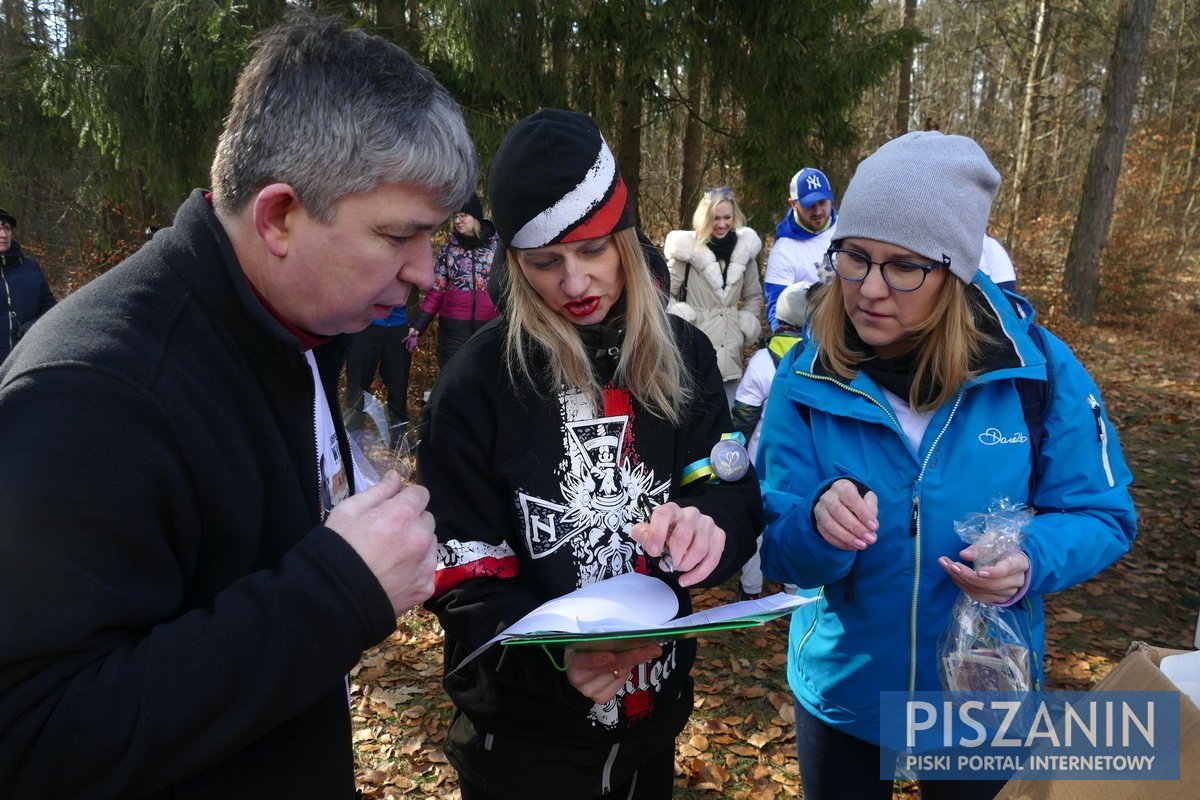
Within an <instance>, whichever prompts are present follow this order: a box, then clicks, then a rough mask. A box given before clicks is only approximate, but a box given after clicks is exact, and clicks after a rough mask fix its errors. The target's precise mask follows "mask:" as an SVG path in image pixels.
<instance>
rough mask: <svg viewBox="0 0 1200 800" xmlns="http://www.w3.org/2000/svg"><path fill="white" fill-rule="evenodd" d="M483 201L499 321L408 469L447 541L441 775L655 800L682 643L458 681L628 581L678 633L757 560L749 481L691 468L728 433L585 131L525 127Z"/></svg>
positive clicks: (529, 653)
mask: <svg viewBox="0 0 1200 800" xmlns="http://www.w3.org/2000/svg"><path fill="white" fill-rule="evenodd" d="M549 153H554V154H555V158H554V159H550V158H549V157H548V154H549ZM488 185H489V187H490V192H491V206H492V214H493V218H494V219H495V222H496V228H497V230H498V232H499V235H500V239H501V241H502V242H503V243H504V245H505V248H506V253H507V255H508V259H509V267H508V279H507V281H506V283H505V287H506V288H505V289H504V291H505V293H506V298H505V301H504V302H503V303H501V306H502V309H503V311H502V315H501V317H500V318H498V319H497V320H495V321H494V322H492V323H491V324H489V325H487V326H485V327H484V328H483V329H482V330H481V331H479V333H477V334H476V335H475V336H474V337H473V338H472V339H471V340H470V341H469V342H467V343H466V344H465V345H464V346H463V348H462V350H460V351H459V353H458V355H456V356H455V357H454V359H453V360H452V361H451V362H450V363H449V364H447V365H446V370H445V371H444V372H443V373H442V375H441V376H440V377H439V379H438V382H437V384H436V385H435V387H434V389H433V395H432V397H431V399H430V405H429V414H428V428H427V430H426V432H425V436H424V437H423V438H422V440H421V445H420V449H419V451H418V457H417V472H418V479H419V480H420V482H421V483H423V484H424V485H425V486H427V487H428V488H429V491H430V496H431V502H430V509H431V510H432V511H433V513H434V515H435V516H436V517H437V520H438V528H437V534H438V541H439V543H440V544H439V548H438V553H439V555H438V574H437V580H436V590H435V594H434V597H433V598H432V599H430V600H429V601H428V603H427V606H428V607H429V608H430V609H432V610H433V611H434V612H435V613H436V614H437V615H438V619H439V620H440V621H441V623H442V626H443V627H444V628H445V640H446V649H445V658H446V672H447V677H446V679H445V686H446V689H447V691H448V692H449V694H450V697H451V699H452V700H453V701H454V704H455V714H454V718H453V720H452V722H451V725H450V731H449V733H448V735H447V738H446V745H445V748H446V754H447V756H448V758H449V759H450V763H451V764H453V765H454V767H455V769H457V770H458V775H459V782H460V787H461V790H462V796H463V798H464V800H479V799H480V798H530V797H537V798H544V799H545V800H555V799H558V798H570V800H586V798H593V797H602V796H604V797H607V796H612V797H621V798H626V797H631V798H667V797H670V796H671V793H672V786H673V783H674V750H675V748H674V739H675V736H676V735H677V734H678V733H679V731H680V730H681V729H682V728H683V726H684V725H685V724H686V722H687V719H688V717H689V716H690V714H691V711H692V679H691V677H690V671H691V667H692V664H693V662H694V660H695V655H696V644H695V641H694V640H692V639H683V640H678V641H670V642H665V643H663V644H661V645H659V644H651V645H649V646H645V645H641V646H633V647H630V648H629V649H627V650H597V651H584V650H578V651H576V650H571V649H566V650H564V649H562V648H551V649H550V650H549V652H543V651H542V650H540V649H528V650H525V652H514V651H516V650H518V649H522V650H524V648H509V647H493V648H491V649H490V650H487V651H485V652H484V653H483V655H481V656H479V657H478V658H476V659H474V660H472V661H470V662H469V663H468V664H466V665H465V666H464V667H463V668H462V669H460V670H458V671H457V672H455V671H454V670H455V668H456V667H457V666H458V665H459V664H460V663H461V662H462V661H463V660H464V659H465V658H466V656H467V655H468V654H470V653H472V652H473V651H475V650H476V649H477V648H479V646H480V645H482V644H484V643H485V642H487V641H488V640H489V639H490V638H491V637H492V636H494V635H495V634H496V633H497V632H498V631H500V630H502V629H503V628H505V627H507V626H508V625H510V624H512V623H513V622H515V621H517V620H518V619H520V618H521V617H522V616H524V615H525V614H526V613H528V612H529V611H531V610H533V609H534V608H535V607H537V606H538V605H540V604H541V603H543V602H545V601H547V600H550V599H552V598H555V597H559V596H561V595H564V594H567V593H569V592H571V591H573V590H575V589H577V588H580V587H583V586H588V585H591V584H593V583H596V582H597V581H601V580H603V579H605V578H610V577H614V576H617V575H621V574H624V573H630V572H638V573H643V574H650V575H655V576H659V577H662V578H663V579H664V580H665V581H666V582H667V583H668V585H670V586H671V587H672V589H673V590H674V592H675V594H676V596H677V597H678V600H679V606H680V613H684V614H686V613H688V612H689V611H690V610H691V602H690V599H689V595H688V589H689V588H691V587H694V586H712V585H715V584H717V583H720V582H721V581H724V580H725V579H727V578H728V577H730V576H731V575H733V573H734V572H735V571H736V570H737V569H738V568H739V567H740V566H741V565H742V564H743V563H744V562H745V560H746V559H747V558H748V557H749V555H750V553H752V552H753V551H754V542H755V536H756V534H757V533H758V531H759V530H760V527H761V525H762V520H763V516H762V507H761V498H760V495H759V491H758V487H757V482H756V480H755V478H754V473H753V470H752V469H751V470H750V471H748V472H747V473H746V474H745V475H744V476H743V477H740V478H739V476H736V475H731V474H727V475H725V476H724V477H725V479H724V480H720V481H709V480H708V479H707V477H706V475H711V473H712V469H711V468H710V469H708V470H707V472H705V470H704V469H702V468H701V467H700V466H698V465H699V464H702V463H703V462H704V461H705V460H706V459H707V457H708V456H709V454H710V452H711V451H712V448H713V447H714V445H715V444H716V443H717V442H718V441H719V440H720V438H721V436H722V434H723V433H727V432H729V431H730V420H729V412H728V410H727V408H726V404H725V395H724V391H723V387H722V383H721V374H720V371H719V369H718V368H717V363H716V357H715V354H714V353H713V349H712V346H711V345H710V344H709V343H708V340H707V339H706V337H705V336H704V334H703V333H701V332H700V331H698V330H697V329H696V328H694V327H693V326H691V325H690V324H688V323H686V322H684V321H682V320H680V319H678V318H673V317H671V315H668V314H667V313H666V310H665V303H664V300H665V297H664V295H663V294H662V292H661V291H660V290H659V288H658V287H657V286H656V285H655V282H654V279H653V278H652V275H651V271H650V269H649V267H648V265H647V263H646V258H645V256H644V254H643V253H644V251H643V249H642V246H641V244H640V243H639V241H638V237H637V235H636V233H635V231H634V228H633V220H632V214H631V212H630V209H629V206H628V204H627V190H626V188H625V184H624V182H623V181H622V180H621V177H620V173H619V171H618V170H617V166H616V163H615V162H614V160H613V157H612V153H611V151H610V150H609V149H608V146H607V145H606V144H605V142H604V139H603V137H602V136H601V134H600V131H599V129H598V128H597V127H596V125H595V123H594V122H593V121H592V119H591V118H590V117H588V116H586V115H584V114H577V113H573V112H568V111H560V110H556V109H545V110H543V111H540V112H538V113H537V114H534V115H533V116H531V117H526V118H525V119H523V120H522V121H520V122H518V123H517V124H516V126H514V127H513V128H512V129H511V130H510V131H509V132H508V134H507V135H506V136H505V138H504V141H503V142H502V143H501V145H500V149H499V150H498V152H497V153H496V156H495V158H494V160H493V162H492V169H491V175H490V180H489V181H488ZM748 463H749V462H748V460H747V465H748ZM689 468H690V469H689ZM668 550H669V554H670V557H671V558H672V559H673V562H674V568H675V572H674V573H672V574H666V573H664V572H663V570H662V556H664V554H666V553H667V552H668ZM501 651H503V652H501Z"/></svg>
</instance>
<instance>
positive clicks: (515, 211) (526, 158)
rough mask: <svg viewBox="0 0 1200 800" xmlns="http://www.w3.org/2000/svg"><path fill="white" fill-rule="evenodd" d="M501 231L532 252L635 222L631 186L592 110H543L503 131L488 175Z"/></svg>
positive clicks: (495, 219)
mask: <svg viewBox="0 0 1200 800" xmlns="http://www.w3.org/2000/svg"><path fill="white" fill-rule="evenodd" d="M488 200H489V202H490V204H491V207H492V221H493V222H494V223H495V225H496V233H497V234H499V236H500V241H501V242H503V243H504V245H505V246H506V247H512V248H517V249H519V250H526V249H529V248H532V247H545V246H546V245H551V244H559V243H561V242H578V241H582V240H585V239H597V238H599V237H601V236H607V235H608V234H610V233H615V232H617V231H619V230H623V229H625V228H629V227H632V226H633V209H632V208H631V207H630V205H629V191H628V190H627V189H626V187H625V181H623V180H621V171H620V169H619V168H618V167H617V162H616V160H615V159H614V158H613V154H612V151H611V150H609V148H608V144H607V143H606V142H605V141H604V136H603V135H601V133H600V129H599V128H598V127H597V126H596V123H595V122H594V121H593V120H592V118H591V117H589V116H588V115H587V114H580V113H577V112H574V111H563V110H561V109H557V108H544V109H542V110H541V111H539V112H537V113H536V114H532V115H530V116H528V117H525V119H523V120H521V121H520V122H518V123H517V124H516V125H514V126H513V127H512V128H511V129H510V130H509V131H508V133H507V134H505V136H504V141H502V142H501V143H500V147H499V149H498V150H497V151H496V155H495V157H494V158H493V159H492V168H491V172H490V174H489V175H488Z"/></svg>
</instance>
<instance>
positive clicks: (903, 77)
mask: <svg viewBox="0 0 1200 800" xmlns="http://www.w3.org/2000/svg"><path fill="white" fill-rule="evenodd" d="M916 19H917V0H904V11H903V16H902V17H901V19H900V25H901V26H902V27H905V28H911V27H912V26H913V23H914V22H915V21H916ZM912 67H913V49H912V47H909V48H908V50H907V51H906V52H905V54H904V60H903V61H901V62H900V83H899V85H898V87H897V89H896V135H897V136H903V135H904V134H906V133H908V118H909V115H910V113H911V110H910V109H911V106H912Z"/></svg>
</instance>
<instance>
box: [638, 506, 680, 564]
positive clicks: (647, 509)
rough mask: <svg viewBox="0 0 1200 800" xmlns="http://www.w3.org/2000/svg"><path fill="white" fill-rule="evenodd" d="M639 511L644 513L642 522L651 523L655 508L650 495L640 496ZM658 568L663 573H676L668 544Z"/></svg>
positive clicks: (660, 555) (659, 557) (660, 556)
mask: <svg viewBox="0 0 1200 800" xmlns="http://www.w3.org/2000/svg"><path fill="white" fill-rule="evenodd" d="M637 504H638V510H639V511H641V512H642V521H643V522H646V523H649V522H650V515H651V514H653V513H654V506H652V505H651V504H650V496H649V495H645V494H643V495H639V496H638V501H637ZM658 566H659V568H660V569H661V570H662V571H663V572H674V571H675V562H674V561H672V560H671V551H670V550H668V549H667V546H666V544H664V545H663V549H662V552H661V553H659V555H658Z"/></svg>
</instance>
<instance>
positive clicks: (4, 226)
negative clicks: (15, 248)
mask: <svg viewBox="0 0 1200 800" xmlns="http://www.w3.org/2000/svg"><path fill="white" fill-rule="evenodd" d="M0 231H4V232H5V233H12V225H9V224H8V223H7V222H0Z"/></svg>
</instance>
